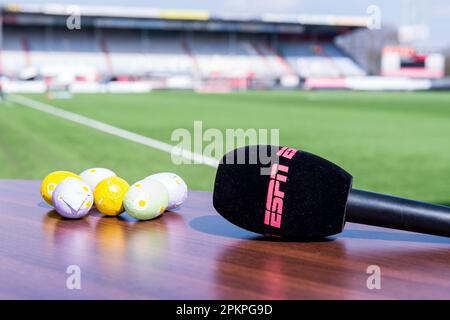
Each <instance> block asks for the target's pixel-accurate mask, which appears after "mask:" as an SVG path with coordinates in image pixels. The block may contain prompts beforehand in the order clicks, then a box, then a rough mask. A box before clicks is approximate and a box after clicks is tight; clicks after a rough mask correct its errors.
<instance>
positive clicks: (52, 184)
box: [41, 171, 81, 204]
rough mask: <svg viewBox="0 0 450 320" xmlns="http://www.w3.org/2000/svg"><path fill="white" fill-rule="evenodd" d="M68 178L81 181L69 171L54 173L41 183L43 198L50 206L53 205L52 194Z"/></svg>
mask: <svg viewBox="0 0 450 320" xmlns="http://www.w3.org/2000/svg"><path fill="white" fill-rule="evenodd" d="M68 177H73V178H75V179H78V180H81V178H80V177H79V176H78V175H76V174H75V173H73V172H69V171H54V172H52V173H50V174H49V175H47V176H46V177H45V178H44V180H42V183H41V196H42V198H43V199H44V200H45V202H47V203H48V204H52V194H53V192H54V191H55V189H56V187H57V185H58V184H59V183H61V182H62V181H64V180H65V179H66V178H68Z"/></svg>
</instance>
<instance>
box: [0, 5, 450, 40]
mask: <svg viewBox="0 0 450 320" xmlns="http://www.w3.org/2000/svg"><path fill="white" fill-rule="evenodd" d="M46 2H48V3H65V4H80V5H83V4H85V5H87V4H96V5H120V6H123V5H125V4H124V2H125V1H123V0H53V1H36V0H35V1H29V0H15V1H5V0H0V3H18V4H20V3H46ZM126 5H130V6H145V7H149V8H164V9H205V10H209V11H212V12H226V13H236V12H238V13H251V14H260V13H269V12H270V13H289V14H335V15H357V16H364V15H367V12H366V10H367V8H368V7H369V6H371V5H376V6H378V7H379V8H380V13H381V27H383V25H391V26H399V25H426V26H427V27H428V37H427V39H425V40H422V41H421V42H419V44H421V45H425V46H432V47H440V48H442V47H450V1H449V0H340V1H336V0H190V1H187V0H127V1H126Z"/></svg>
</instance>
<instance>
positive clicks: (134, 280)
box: [0, 180, 450, 299]
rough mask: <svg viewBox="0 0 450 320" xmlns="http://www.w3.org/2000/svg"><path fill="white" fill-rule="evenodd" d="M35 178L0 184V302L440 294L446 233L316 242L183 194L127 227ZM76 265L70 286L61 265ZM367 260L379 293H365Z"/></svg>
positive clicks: (444, 286)
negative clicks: (75, 281)
mask: <svg viewBox="0 0 450 320" xmlns="http://www.w3.org/2000/svg"><path fill="white" fill-rule="evenodd" d="M39 183H40V182H39V181H20V180H0V298H1V299H398V298H401V299H418V298H424V299H431V298H437V299H450V239H449V238H443V237H435V236H428V235H422V234H416V233H409V232H402V231H396V230H389V229H383V228H376V227H369V226H363V225H357V224H351V223H348V224H347V225H346V228H345V231H344V232H343V233H341V234H339V235H337V236H335V237H332V238H329V239H324V240H323V241H320V242H280V241H273V240H268V239H266V238H263V237H261V236H259V235H256V234H253V233H251V232H247V231H245V230H242V229H239V228H238V227H235V226H233V225H232V224H230V223H228V222H227V221H225V220H224V219H223V218H221V217H220V216H219V215H218V214H217V213H216V212H215V210H214V208H213V207H212V195H211V193H208V192H200V191H191V192H190V194H189V198H188V200H187V202H186V203H185V204H184V205H183V207H182V208H180V209H179V210H178V211H176V212H166V213H165V214H164V215H163V216H162V217H161V218H158V219H156V220H153V221H145V222H137V221H135V220H134V219H132V218H131V217H129V216H128V215H127V214H123V215H121V216H120V217H119V218H111V217H104V216H102V215H100V214H99V213H97V212H93V213H92V214H91V215H90V216H88V217H86V218H84V219H81V220H66V219H63V218H61V217H59V216H58V214H56V213H55V212H54V211H53V210H52V208H51V207H50V206H48V205H47V204H45V203H44V202H43V201H42V199H41V198H40V196H39ZM70 265H77V266H79V267H80V268H81V290H69V289H67V288H66V279H67V277H68V276H69V275H68V274H66V269H67V267H68V266H70ZM369 265H377V266H379V267H380V268H381V289H379V290H377V289H373V290H369V289H368V288H367V286H366V281H367V278H368V277H369V276H370V275H369V274H367V273H366V270H367V267H368V266H369Z"/></svg>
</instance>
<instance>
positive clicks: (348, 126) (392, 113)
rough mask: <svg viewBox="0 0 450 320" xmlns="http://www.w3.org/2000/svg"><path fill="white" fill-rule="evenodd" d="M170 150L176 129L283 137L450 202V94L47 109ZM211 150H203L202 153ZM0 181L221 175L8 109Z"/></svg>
mask: <svg viewBox="0 0 450 320" xmlns="http://www.w3.org/2000/svg"><path fill="white" fill-rule="evenodd" d="M28 96H29V97H31V98H33V99H36V100H40V101H44V102H47V103H50V104H53V105H56V106H58V107H61V108H63V109H66V110H69V111H72V112H76V113H79V114H82V115H86V116H89V117H91V118H94V119H97V120H101V121H104V122H106V123H109V124H112V125H115V126H118V127H120V128H124V129H127V130H130V131H133V132H136V133H139V134H142V135H145V136H148V137H152V138H155V139H159V140H162V141H165V142H169V143H172V144H173V143H174V142H172V141H171V134H172V132H173V130H174V129H176V128H187V129H189V130H192V127H193V122H194V121H195V120H202V121H203V127H204V130H206V129H207V128H218V129H220V130H222V132H223V131H224V130H225V129H227V128H243V129H247V128H256V129H259V128H266V129H270V128H278V129H280V142H281V144H283V145H289V146H293V147H297V148H300V149H304V150H307V151H310V152H313V153H316V154H318V155H321V156H323V157H325V158H327V159H329V160H331V161H333V162H335V163H337V164H338V165H340V166H342V167H343V168H345V169H346V170H348V171H349V172H351V173H352V174H353V176H354V186H355V187H357V188H363V189H368V190H372V191H378V192H384V193H392V194H396V195H400V196H405V197H410V198H415V199H420V200H426V201H433V202H440V203H449V202H450V189H449V187H448V181H450V93H444V92H437V93H430V92H424V93H363V92H361V93H356V92H248V93H236V94H228V95H219V94H202V95H199V94H195V93H191V92H153V93H150V94H133V95H121V94H97V95H92V94H85V95H84V94H80V95H76V96H74V98H73V99H71V100H55V101H52V102H48V101H47V100H46V99H45V98H44V97H43V96H41V95H28ZM206 144H207V143H206V142H205V143H204V145H206ZM0 164H1V166H0V178H26V179H41V178H42V177H43V176H45V175H46V174H47V173H48V172H50V171H53V170H57V169H66V170H72V171H75V172H80V171H82V170H84V169H85V168H88V167H93V166H102V167H108V168H111V169H113V170H115V171H116V172H117V173H118V174H119V175H121V176H123V177H124V178H125V179H127V180H129V181H130V182H134V181H136V180H138V179H140V178H142V177H144V176H146V175H148V174H150V173H152V172H156V171H174V172H177V173H178V174H180V175H181V176H183V177H184V178H185V179H186V181H187V182H188V184H189V186H190V187H191V188H192V189H202V190H212V186H213V182H214V174H215V170H214V169H212V168H209V167H206V166H202V165H181V166H176V165H174V164H173V163H172V162H171V159H170V155H169V154H166V153H163V152H160V151H157V150H153V149H150V148H148V147H144V146H142V145H139V144H136V143H133V142H129V141H127V140H123V139H121V138H117V137H113V136H110V135H108V134H105V133H101V132H98V131H95V130H94V129H90V128H86V127H83V126H80V125H78V124H75V123H71V122H69V121H66V120H63V119H59V118H56V117H54V116H51V115H47V114H44V113H42V112H40V111H36V110H32V109H29V108H26V107H23V106H20V105H14V104H12V103H7V104H1V105H0Z"/></svg>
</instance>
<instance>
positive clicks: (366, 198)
mask: <svg viewBox="0 0 450 320" xmlns="http://www.w3.org/2000/svg"><path fill="white" fill-rule="evenodd" d="M345 219H346V221H350V222H355V223H362V224H370V225H374V226H379V227H386V228H393V229H400V230H407V231H413V232H420V233H428V234H433V235H438V236H444V237H450V207H446V206H441V205H434V204H430V203H426V202H420V201H414V200H409V199H404V198H400V197H395V196H390V195H385V194H380V193H375V192H369V191H363V190H357V189H351V190H350V194H349V197H348V201H347V208H346V218H345Z"/></svg>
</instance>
